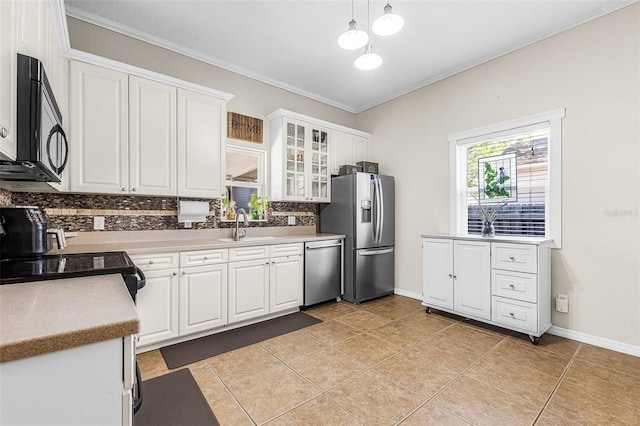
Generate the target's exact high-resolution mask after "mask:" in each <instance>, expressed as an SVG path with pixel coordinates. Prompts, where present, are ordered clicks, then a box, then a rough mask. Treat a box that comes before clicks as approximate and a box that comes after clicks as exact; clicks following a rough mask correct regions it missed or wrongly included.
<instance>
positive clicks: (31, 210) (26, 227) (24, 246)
mask: <svg viewBox="0 0 640 426" xmlns="http://www.w3.org/2000/svg"><path fill="white" fill-rule="evenodd" d="M54 235H55V237H56V242H57V244H58V248H59V249H63V248H65V247H66V245H67V244H66V240H65V238H64V231H63V230H62V229H60V228H56V229H52V228H49V222H48V220H47V215H46V214H45V213H44V211H42V210H40V208H38V207H32V206H27V207H21V206H13V207H0V255H1V257H2V258H3V259H6V258H12V257H20V256H33V255H39V254H45V253H47V252H48V251H49V250H51V249H52V248H53V238H52V237H53V236H54Z"/></svg>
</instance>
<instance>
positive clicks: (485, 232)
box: [482, 222, 496, 237]
mask: <svg viewBox="0 0 640 426" xmlns="http://www.w3.org/2000/svg"><path fill="white" fill-rule="evenodd" d="M482 236H483V237H495V236H496V230H495V229H494V227H493V222H484V223H483V225H482Z"/></svg>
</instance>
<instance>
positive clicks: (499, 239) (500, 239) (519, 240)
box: [422, 234, 553, 245]
mask: <svg viewBox="0 0 640 426" xmlns="http://www.w3.org/2000/svg"><path fill="white" fill-rule="evenodd" d="M422 238H442V239H449V240H465V241H486V242H488V243H514V244H536V245H546V244H551V243H552V242H553V240H552V239H549V238H533V237H531V238H527V237H508V236H502V235H499V236H496V237H483V236H482V235H453V234H422Z"/></svg>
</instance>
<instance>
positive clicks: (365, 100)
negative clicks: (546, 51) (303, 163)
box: [64, 0, 638, 112]
mask: <svg viewBox="0 0 640 426" xmlns="http://www.w3.org/2000/svg"><path fill="white" fill-rule="evenodd" d="M636 1H638V0H621V1H618V0H591V1H583V0H551V1H537V0H536V1H533V0H509V1H506V0H499V1H484V0H456V1H447V0H444V1H442V0H441V1H431V0H428V1H416V0H413V1H410V0H397V1H396V0H390V3H391V6H392V7H393V11H394V12H396V13H398V14H400V15H401V16H403V18H404V19H405V26H404V28H403V29H402V31H400V32H399V33H398V34H396V35H393V36H390V37H384V38H383V37H379V36H376V35H374V34H372V40H371V43H372V44H373V50H374V52H376V53H378V54H379V55H380V56H382V58H383V59H384V63H383V64H382V66H381V67H380V68H378V69H377V70H374V71H359V70H357V69H356V68H355V67H354V66H353V62H354V60H355V59H356V58H357V57H358V56H359V55H360V54H361V53H362V52H361V51H360V50H357V51H347V50H343V49H341V48H340V47H338V45H337V38H338V36H339V35H340V34H341V33H342V32H344V31H345V30H346V29H347V27H348V22H349V20H350V19H351V1H349V0H339V1H323V0H312V1H305V0H296V1H292V0H289V1H266V0H251V1H243V0H228V1H222V0H215V1H203V0H200V1H191V0H183V1H167V0H163V1H155V0H144V1H143V0H134V1H132V0H124V1H123V0H109V1H105V0H102V1H95V0H64V4H65V8H66V13H67V15H69V16H72V17H75V18H78V19H82V20H85V21H88V22H91V23H94V24H97V25H100V26H103V27H105V28H108V29H111V30H114V31H118V32H121V33H123V34H127V35H130V36H132V37H136V38H139V39H141V40H145V41H148V42H151V43H153V44H156V45H159V46H162V47H165V48H168V49H171V50H174V51H177V52H180V53H183V54H186V55H188V56H191V57H194V58H197V59H200V60H203V61H205V62H208V63H211V64H213V65H216V66H219V67H222V68H225V69H227V70H230V71H234V72H237V73H240V74H242V75H246V76H249V77H252V78H255V79H258V80H260V81H263V82H267V83H270V84H273V85H275V86H278V87H282V88H285V89H287V90H290V91H293V92H295V93H298V94H302V95H305V96H308V97H311V98H313V99H316V100H319V101H322V102H325V103H327V104H330V105H333V106H336V107H338V108H342V109H344V110H347V111H350V112H360V111H363V110H365V109H367V108H370V107H372V106H375V105H378V104H380V103H382V102H385V101H387V100H390V99H393V98H395V97H397V96H400V95H402V94H404V93H407V92H410V91H412V90H415V89H417V88H419V87H423V86H425V85H427V84H429V83H433V82H435V81H438V80H440V79H443V78H446V77H448V76H450V75H453V74H455V73H458V72H460V71H463V70H465V69H468V68H470V67H473V66H476V65H478V64H481V63H483V62H486V61H489V60H491V59H494V58H496V57H498V56H501V55H504V54H505V53H508V52H511V51H513V50H516V49H518V48H521V47H523V46H526V45H528V44H531V43H533V42H536V41H538V40H541V39H544V38H546V37H549V36H551V35H554V34H557V33H559V32H562V31H565V30H567V29H569V28H571V27H574V26H576V25H579V24H582V23H584V22H587V21H589V20H591V19H595V18H597V17H599V16H602V15H605V14H607V13H610V12H612V11H614V10H617V9H619V8H621V7H624V6H627V5H630V4H632V3H635V2H636ZM385 3H386V2H385V1H376V0H372V1H370V20H371V22H372V21H373V20H375V18H377V17H378V16H379V15H381V14H382V9H383V7H384V5H385ZM355 19H356V21H357V22H358V27H359V28H360V29H364V30H366V28H367V2H366V1H362V0H357V1H355Z"/></svg>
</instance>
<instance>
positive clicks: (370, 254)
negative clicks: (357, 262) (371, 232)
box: [358, 248, 393, 256]
mask: <svg viewBox="0 0 640 426" xmlns="http://www.w3.org/2000/svg"><path fill="white" fill-rule="evenodd" d="M388 253H393V249H392V248H390V249H385V250H376V251H363V252H358V256H375V255H377V254H388Z"/></svg>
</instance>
